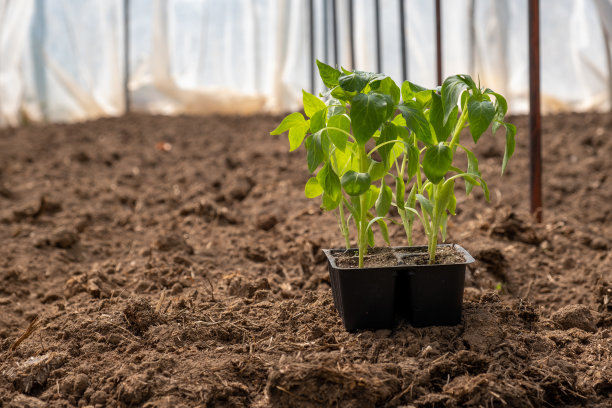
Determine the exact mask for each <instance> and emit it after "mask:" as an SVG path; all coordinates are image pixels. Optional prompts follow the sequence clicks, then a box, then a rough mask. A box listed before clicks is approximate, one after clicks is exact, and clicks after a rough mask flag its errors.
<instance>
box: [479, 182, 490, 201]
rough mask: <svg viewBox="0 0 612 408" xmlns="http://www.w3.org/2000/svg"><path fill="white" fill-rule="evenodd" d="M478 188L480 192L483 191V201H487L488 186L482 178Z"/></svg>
mask: <svg viewBox="0 0 612 408" xmlns="http://www.w3.org/2000/svg"><path fill="white" fill-rule="evenodd" d="M480 187H481V188H482V191H484V195H485V199H486V200H487V201H489V196H490V194H489V186H488V185H487V183H486V181H484V179H483V178H481V179H480Z"/></svg>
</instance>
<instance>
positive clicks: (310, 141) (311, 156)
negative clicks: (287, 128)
mask: <svg viewBox="0 0 612 408" xmlns="http://www.w3.org/2000/svg"><path fill="white" fill-rule="evenodd" d="M323 159H325V155H324V154H323V151H322V150H321V148H320V147H319V148H317V143H315V141H314V137H313V136H309V137H308V138H307V139H306V161H307V163H308V171H309V172H311V173H314V171H315V170H316V169H317V167H319V164H321V163H322V162H323Z"/></svg>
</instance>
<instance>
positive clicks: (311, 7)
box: [308, 0, 315, 95]
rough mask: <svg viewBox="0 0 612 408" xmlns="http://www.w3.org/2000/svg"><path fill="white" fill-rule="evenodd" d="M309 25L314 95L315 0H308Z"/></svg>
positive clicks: (310, 62)
mask: <svg viewBox="0 0 612 408" xmlns="http://www.w3.org/2000/svg"><path fill="white" fill-rule="evenodd" d="M308 23H309V25H310V54H309V55H310V58H309V59H308V64H309V65H310V91H311V92H312V94H313V95H314V93H315V68H314V66H315V63H314V49H315V45H314V42H315V33H314V30H315V27H314V4H313V0H308Z"/></svg>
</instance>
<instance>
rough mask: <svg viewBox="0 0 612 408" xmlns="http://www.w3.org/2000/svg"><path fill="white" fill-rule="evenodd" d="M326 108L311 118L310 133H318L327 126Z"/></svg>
mask: <svg viewBox="0 0 612 408" xmlns="http://www.w3.org/2000/svg"><path fill="white" fill-rule="evenodd" d="M326 110H327V109H322V110H320V111H318V112H315V113H314V114H313V115H312V117H311V118H310V133H317V132H318V131H319V130H321V129H323V128H324V127H325V116H326Z"/></svg>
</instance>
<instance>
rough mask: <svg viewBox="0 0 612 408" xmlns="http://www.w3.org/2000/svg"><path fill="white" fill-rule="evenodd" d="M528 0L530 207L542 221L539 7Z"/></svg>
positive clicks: (536, 2)
mask: <svg viewBox="0 0 612 408" xmlns="http://www.w3.org/2000/svg"><path fill="white" fill-rule="evenodd" d="M528 1H529V5H528V8H529V11H528V16H529V17H528V18H529V159H530V160H529V184H530V189H531V202H530V204H531V205H530V208H531V212H532V214H534V216H535V218H536V221H537V222H542V134H541V130H542V129H541V113H540V4H539V0H528Z"/></svg>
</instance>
